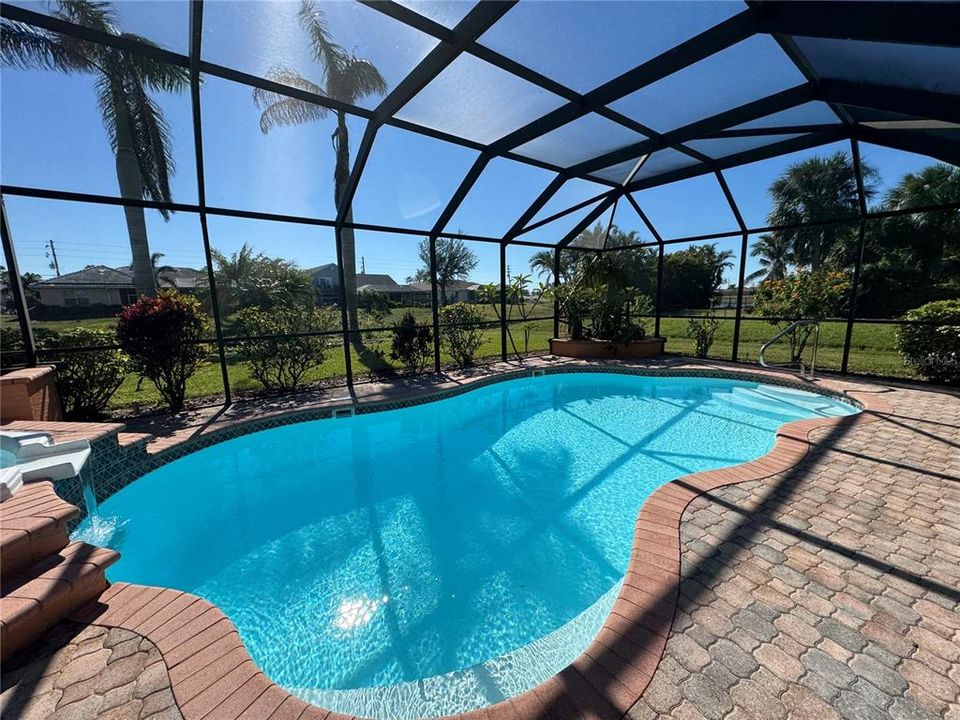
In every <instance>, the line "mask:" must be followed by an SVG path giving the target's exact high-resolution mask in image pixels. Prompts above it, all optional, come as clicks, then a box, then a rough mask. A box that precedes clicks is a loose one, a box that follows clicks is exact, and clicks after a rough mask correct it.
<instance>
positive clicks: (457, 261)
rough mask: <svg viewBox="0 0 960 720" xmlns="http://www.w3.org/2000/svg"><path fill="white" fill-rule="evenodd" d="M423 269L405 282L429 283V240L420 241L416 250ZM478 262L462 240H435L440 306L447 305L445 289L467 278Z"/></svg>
mask: <svg viewBox="0 0 960 720" xmlns="http://www.w3.org/2000/svg"><path fill="white" fill-rule="evenodd" d="M418 252H419V254H420V262H421V263H423V267H421V268H420V269H419V270H417V272H416V273H414V274H413V275H412V276H411V277H408V278H407V282H430V239H429V238H424V239H423V240H421V241H420V246H419V248H418ZM478 262H480V261H479V260H478V259H477V254H476V253H475V252H474V251H473V250H471V249H470V248H468V247H467V245H466V244H465V243H464V242H463V240H458V239H456V238H437V290H438V291H439V293H440V304H441V305H446V304H447V287H448V286H449V285H450V283H451V282H452V281H454V280H462V279H463V278H465V277H467V276H468V275H469V274H470V273H471V272H473V269H474V268H475V267H476V266H477V263H478Z"/></svg>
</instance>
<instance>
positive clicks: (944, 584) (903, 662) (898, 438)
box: [0, 361, 960, 720]
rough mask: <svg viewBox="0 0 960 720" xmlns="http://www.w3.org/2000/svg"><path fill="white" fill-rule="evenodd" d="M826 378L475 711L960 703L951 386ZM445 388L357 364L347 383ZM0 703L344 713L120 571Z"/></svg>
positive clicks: (685, 495)
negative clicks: (508, 688)
mask: <svg viewBox="0 0 960 720" xmlns="http://www.w3.org/2000/svg"><path fill="white" fill-rule="evenodd" d="M542 362H546V361H542ZM536 364H537V363H528V364H527V367H531V366H535V365H536ZM652 365H653V366H661V365H662V364H661V365H657V364H652ZM668 366H669V367H673V368H678V369H683V368H693V367H696V368H701V369H702V368H705V367H706V368H714V369H717V368H720V369H723V370H725V371H726V370H731V369H733V370H744V371H746V372H750V373H754V374H755V373H756V372H757V370H756V368H753V367H747V366H736V365H731V364H713V363H710V364H705V363H692V362H689V361H676V362H671V363H669V365H668ZM497 369H498V368H491V369H489V370H487V371H484V372H485V373H489V372H495V371H497ZM500 369H502V368H500ZM513 369H515V366H513ZM481 375H482V374H481ZM481 375H478V376H481ZM449 382H450V383H451V384H453V385H456V384H462V383H464V382H470V378H464V377H452V378H450V380H449ZM820 382H822V383H823V384H825V385H827V386H829V387H830V388H833V389H837V390H845V391H848V392H850V394H851V396H853V397H855V398H857V399H858V400H860V401H861V402H863V403H864V405H865V406H866V411H865V412H864V413H862V414H861V415H859V416H856V417H855V418H850V419H842V420H825V421H820V420H815V421H801V422H798V423H791V424H789V425H788V426H786V427H785V429H784V430H783V431H782V432H781V435H780V437H779V439H778V443H777V446H776V448H775V450H774V451H773V453H771V454H769V455H767V456H765V457H764V458H761V459H760V460H758V461H754V462H752V463H748V464H745V465H741V466H737V467H735V468H729V469H725V470H720V471H711V472H709V473H698V474H697V475H692V476H687V477H686V478H680V479H678V480H676V481H674V482H673V483H670V484H668V485H667V486H664V488H662V489H661V491H658V492H657V493H656V494H655V495H654V496H652V497H651V499H650V500H648V502H647V503H646V504H645V506H644V509H643V510H642V511H641V512H640V515H639V517H638V525H637V531H636V532H637V538H636V542H637V545H636V546H635V551H634V555H633V558H632V560H631V566H630V570H629V572H628V575H627V581H626V584H625V586H624V592H623V593H622V594H621V597H620V599H619V600H618V601H617V604H616V605H615V606H614V611H613V613H612V614H611V615H610V618H609V619H608V621H607V624H606V626H605V628H604V630H603V631H602V632H601V634H600V635H599V636H598V638H597V641H596V642H595V643H593V644H592V645H591V646H590V648H588V649H587V651H586V653H585V654H584V655H582V656H581V657H580V658H579V659H578V660H577V661H576V662H575V663H574V664H573V665H572V666H571V667H569V668H568V669H567V670H565V671H564V672H563V673H561V674H560V675H558V676H557V677H556V678H554V679H553V680H552V681H550V682H548V683H547V684H545V685H543V686H540V687H538V688H537V689H536V690H535V691H532V692H528V693H525V694H524V695H521V696H519V697H518V698H514V699H513V700H511V701H509V702H504V703H499V704H497V705H493V706H491V707H489V708H485V709H483V710H480V711H476V712H474V713H470V714H469V717H470V718H471V720H472V719H473V718H486V719H487V720H494V719H495V718H512V719H515V720H519V719H520V718H621V717H629V718H635V719H646V718H656V717H671V718H711V719H714V720H720V719H721V718H723V719H724V720H740V719H745V718H758V719H764V720H765V719H767V718H811V719H819V718H826V719H830V718H850V719H853V718H865V719H868V720H869V719H870V718H878V719H880V718H894V719H895V720H897V719H900V718H904V719H907V718H946V719H947V720H960V700H958V694H960V396H958V395H957V394H956V393H952V392H949V391H944V390H940V389H936V388H924V387H922V386H909V385H896V386H895V385H890V384H887V383H883V382H867V381H862V380H856V381H853V380H850V379H840V378H827V379H824V380H822V381H820ZM441 388H442V384H436V383H434V384H431V385H430V386H429V387H428V388H425V387H423V386H420V387H414V388H412V389H411V388H410V387H409V386H407V387H404V386H401V385H398V386H394V387H390V386H384V385H383V384H381V385H379V386H377V387H367V388H361V387H360V386H358V396H359V399H361V400H367V399H370V398H382V397H401V396H403V395H404V394H409V393H411V392H413V393H419V392H428V391H429V392H432V391H435V390H437V389H441ZM319 402H320V403H323V402H325V401H323V400H320V401H319ZM270 411H282V408H279V409H278V408H271V409H270ZM255 412H256V411H252V410H250V408H246V409H243V408H240V409H237V410H232V411H231V412H230V413H219V414H217V415H216V416H215V417H214V416H213V415H211V416H210V417H209V418H204V417H202V416H201V415H197V414H194V415H193V416H192V417H191V419H190V421H189V422H188V423H182V422H181V423H180V426H178V425H177V423H168V424H166V425H165V426H163V427H159V426H158V427H159V429H155V434H158V435H160V437H159V439H158V441H156V442H158V443H159V446H160V447H169V446H171V445H173V444H175V443H177V442H180V441H182V440H183V439H185V438H186V437H189V436H192V435H195V434H196V433H198V432H205V431H208V430H209V429H210V428H211V427H216V426H217V425H221V426H222V424H223V423H230V422H234V421H236V420H237V419H249V417H250V415H251V414H252V413H255ZM231 413H232V415H231ZM135 429H137V430H142V429H143V428H139V427H138V428H135ZM0 713H2V716H3V717H4V718H8V717H9V718H31V719H32V718H46V717H56V718H156V719H161V718H163V719H166V718H171V719H172V718H186V719H187V720H200V719H202V718H206V719H210V720H214V719H219V718H231V719H236V718H244V720H247V719H249V720H257V719H259V718H264V719H266V718H271V720H280V719H281V718H291V719H297V718H299V719H302V720H308V719H312V718H329V719H330V720H338V719H340V718H342V717H343V716H340V715H338V714H336V713H330V712H328V711H326V710H322V709H319V708H314V707H311V706H308V705H305V704H304V703H302V702H300V701H299V700H297V699H296V698H293V697H291V696H289V695H287V694H286V693H285V692H284V691H283V690H281V689H280V688H278V687H277V686H275V685H273V684H272V683H271V682H270V681H269V680H268V679H267V678H266V677H265V676H264V675H263V674H262V673H261V672H260V671H259V669H258V668H257V667H256V666H255V665H254V663H253V662H252V660H250V658H249V656H248V655H247V653H246V651H245V650H244V649H243V646H242V643H241V641H240V638H239V636H238V635H237V633H236V631H235V629H234V628H233V626H232V624H231V623H230V621H229V620H228V619H227V618H226V617H225V616H224V615H223V614H222V613H220V611H219V610H217V609H216V608H214V607H212V606H210V605H209V604H207V603H206V602H204V601H203V600H200V599H197V598H194V597H193V596H190V595H187V594H184V593H180V592H177V591H171V590H163V589H160V588H141V587H138V586H132V585H125V584H122V583H117V584H114V585H113V586H111V587H110V588H109V589H108V590H107V591H106V592H105V593H104V594H103V595H102V596H101V598H100V600H99V602H98V603H97V604H95V605H93V606H90V607H87V608H85V609H83V610H81V611H80V612H78V613H76V614H75V615H74V616H73V617H72V618H71V619H70V620H68V621H65V622H63V623H61V624H60V625H58V626H57V627H56V628H54V629H53V630H52V631H50V632H49V633H48V634H47V635H46V636H45V637H44V638H43V639H42V640H41V641H39V642H38V643H35V644H34V645H33V646H32V647H30V648H28V649H27V650H26V651H24V652H23V653H21V655H20V656H18V657H16V658H14V659H13V660H12V661H11V662H9V663H6V664H5V666H4V668H3V676H2V695H0Z"/></svg>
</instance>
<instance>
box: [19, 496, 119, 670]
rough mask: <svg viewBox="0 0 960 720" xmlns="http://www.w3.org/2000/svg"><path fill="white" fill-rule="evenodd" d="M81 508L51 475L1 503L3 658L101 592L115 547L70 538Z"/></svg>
mask: <svg viewBox="0 0 960 720" xmlns="http://www.w3.org/2000/svg"><path fill="white" fill-rule="evenodd" d="M79 514H80V511H79V510H78V509H77V508H76V507H75V506H74V505H71V504H70V503H68V502H65V501H64V500H62V499H60V497H59V496H58V495H57V494H56V492H54V489H53V483H51V482H50V481H47V480H41V481H37V482H31V483H27V484H25V485H24V486H23V488H21V490H20V491H19V492H17V494H16V495H15V496H14V497H12V498H10V499H9V500H7V501H6V502H3V503H0V575H2V576H3V582H2V584H0V661H6V660H7V659H8V658H9V657H10V656H12V655H13V654H14V653H15V652H17V651H18V650H20V649H21V648H23V647H25V646H27V645H28V644H29V643H31V642H33V641H34V640H36V639H37V638H38V637H39V636H40V635H42V634H43V633H44V632H46V631H47V630H48V629H49V628H51V627H52V626H53V625H55V624H56V623H57V622H59V621H60V620H62V619H63V618H64V617H66V616H67V615H68V614H69V613H71V612H73V611H74V610H76V609H77V608H79V607H81V606H83V605H85V604H86V603H88V602H89V601H91V600H93V599H94V598H95V597H97V596H98V595H99V594H100V593H102V592H103V591H104V590H105V589H106V588H107V586H108V585H109V583H108V582H107V578H106V575H105V574H104V571H105V570H106V569H107V568H108V567H109V566H110V565H112V564H113V563H114V562H116V561H117V560H118V559H119V557H120V556H119V554H117V553H116V552H114V551H113V550H105V549H103V548H98V547H95V546H93V545H88V544H87V543H83V542H74V543H71V542H70V540H69V530H68V528H69V525H70V522H71V521H72V520H74V519H75V518H76V517H77V516H78V515H79Z"/></svg>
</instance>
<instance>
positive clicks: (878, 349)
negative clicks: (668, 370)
mask: <svg viewBox="0 0 960 720" xmlns="http://www.w3.org/2000/svg"><path fill="white" fill-rule="evenodd" d="M687 324H688V323H687V320H686V319H684V318H663V319H661V321H660V334H661V335H665V336H666V337H667V344H666V350H667V352H675V353H683V354H687V355H692V354H693V353H694V349H695V346H694V342H693V340H692V339H690V338H688V337H687V336H686V334H687ZM733 326H734V321H733V320H723V323H722V325H721V326H720V329H719V330H717V334H716V338H715V340H714V344H713V347H712V348H711V349H710V357H712V358H718V359H722V360H730V359H731V354H732V352H733ZM652 328H653V324H652V322H651V324H650V329H651V330H652ZM846 331H847V324H846V323H844V322H825V323H821V325H820V343H819V348H818V352H817V367H818V368H821V369H823V370H839V369H840V364H841V362H842V360H843V343H844V338H845V334H846ZM776 332H777V326H774V325H771V324H770V323H768V322H766V321H764V320H751V319H749V318H745V319H744V320H743V322H742V323H741V325H740V347H739V349H738V358H737V359H738V360H741V361H746V362H757V356H758V354H759V352H760V346H761V345H763V344H764V343H765V342H766V341H767V340H769V339H770V338H771V337H772V336H773V335H774V334H776ZM895 337H896V326H895V325H876V324H870V323H860V324H855V325H854V326H853V337H852V338H851V342H850V361H849V370H850V372H859V373H867V374H873V375H889V376H892V377H906V378H918V377H919V376H918V375H917V374H916V373H915V372H914V371H913V369H912V368H910V367H909V366H907V365H904V364H903V360H902V358H901V357H900V353H899V352H897V349H896V342H895ZM811 343H812V341H811ZM785 348H786V345H785V343H779V344H778V345H775V346H773V347H772V348H771V349H770V351H768V354H767V356H766V359H767V361H768V362H784V361H786V360H787V359H788V353H787V352H786V351H785ZM810 350H812V348H809V349H808V351H807V353H805V355H804V357H805V358H806V359H808V360H809V358H810Z"/></svg>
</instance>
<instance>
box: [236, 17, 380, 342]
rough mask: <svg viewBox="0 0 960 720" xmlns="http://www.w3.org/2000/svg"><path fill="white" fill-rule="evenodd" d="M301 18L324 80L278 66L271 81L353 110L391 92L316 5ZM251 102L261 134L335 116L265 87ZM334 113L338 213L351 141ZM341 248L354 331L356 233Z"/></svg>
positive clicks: (342, 116) (344, 235)
mask: <svg viewBox="0 0 960 720" xmlns="http://www.w3.org/2000/svg"><path fill="white" fill-rule="evenodd" d="M297 17H298V19H299V20H300V27H302V28H303V30H304V32H305V33H306V34H307V36H308V38H309V39H310V46H311V48H312V50H313V58H314V60H316V61H317V63H318V64H319V65H320V67H321V71H322V76H323V80H322V82H321V84H317V83H315V82H312V81H311V80H307V79H306V78H305V77H303V76H302V75H300V73H298V72H296V71H295V70H290V69H288V68H284V67H275V68H273V69H272V70H270V72H269V73H268V74H267V77H268V78H269V79H270V80H273V81H274V82H277V83H280V84H281V85H287V86H289V87H294V88H296V89H298V90H304V91H306V92H309V93H313V94H314V95H321V96H324V97H329V98H331V99H333V100H339V101H340V102H343V103H348V104H350V105H356V104H357V103H358V102H359V100H360V99H361V98H363V97H364V96H366V95H383V94H384V93H385V92H386V91H387V82H386V80H384V79H383V76H382V75H381V74H380V71H379V70H377V68H376V67H375V66H374V65H373V63H371V62H370V61H369V60H365V59H364V58H358V57H357V56H356V55H354V54H352V53H349V52H347V51H346V50H345V49H344V48H343V47H341V46H340V45H338V44H337V43H335V42H334V41H333V38H332V37H331V35H330V29H329V28H328V27H327V21H326V17H325V16H324V13H323V11H322V10H321V9H319V8H318V7H317V6H316V4H315V2H314V0H302V2H301V3H300V10H299V12H298V13H297ZM253 100H254V102H255V103H256V104H257V107H259V108H260V109H261V110H262V111H263V113H262V114H261V116H260V129H261V130H262V131H263V132H264V133H268V132H270V130H272V129H274V128H276V127H280V126H282V125H301V124H303V123H308V122H312V121H315V120H322V119H324V118H326V117H327V115H328V114H329V113H330V112H331V111H330V108H327V107H324V106H323V105H316V104H314V103H310V102H307V101H305V100H299V99H297V98H292V97H289V96H287V95H281V94H278V93H274V92H270V91H269V90H264V89H262V88H257V89H255V90H254V91H253ZM335 112H336V116H337V127H336V129H335V130H334V131H333V133H332V135H331V136H330V137H331V140H332V141H333V149H334V151H335V152H336V156H337V159H336V164H335V166H334V171H333V182H334V201H335V202H336V205H337V208H339V207H340V204H341V201H342V198H343V194H344V191H345V189H346V186H347V181H348V180H349V179H350V137H349V134H348V132H347V115H346V113H345V112H344V111H343V110H336V111H335ZM345 219H346V222H347V223H352V222H353V210H352V209H348V210H347V213H346V216H345ZM340 247H341V255H342V259H343V281H344V296H345V297H346V304H347V319H348V323H349V325H350V328H352V329H357V328H358V327H359V323H358V322H357V260H356V243H355V239H354V233H353V228H351V227H345V228H343V230H342V232H341V234H340Z"/></svg>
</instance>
